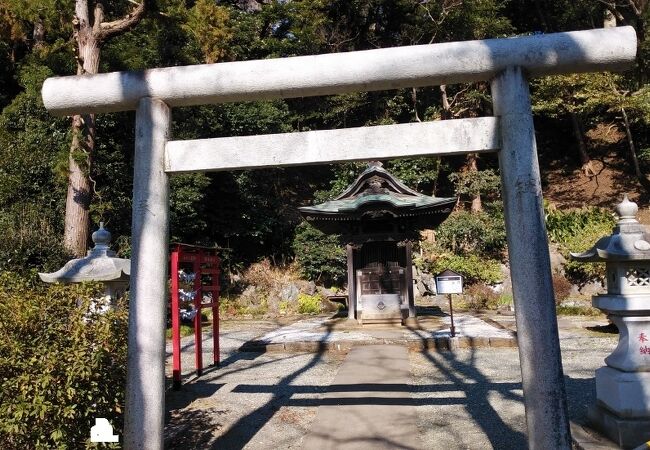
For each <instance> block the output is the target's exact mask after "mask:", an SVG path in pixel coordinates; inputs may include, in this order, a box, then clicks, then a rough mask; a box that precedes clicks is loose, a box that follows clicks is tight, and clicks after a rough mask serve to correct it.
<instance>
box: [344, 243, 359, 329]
mask: <svg viewBox="0 0 650 450" xmlns="http://www.w3.org/2000/svg"><path fill="white" fill-rule="evenodd" d="M345 250H346V254H347V258H348V319H351V320H354V319H356V315H357V286H356V279H355V276H354V245H352V244H347V245H346V246H345Z"/></svg>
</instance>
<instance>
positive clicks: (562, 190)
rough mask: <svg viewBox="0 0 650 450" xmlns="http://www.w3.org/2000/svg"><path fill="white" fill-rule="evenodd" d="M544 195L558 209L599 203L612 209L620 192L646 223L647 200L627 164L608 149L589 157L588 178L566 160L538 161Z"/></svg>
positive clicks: (648, 217)
mask: <svg viewBox="0 0 650 450" xmlns="http://www.w3.org/2000/svg"><path fill="white" fill-rule="evenodd" d="M540 163H541V171H542V178H543V190H544V198H545V199H546V200H547V201H549V202H550V203H552V204H554V205H555V207H557V208H560V209H568V208H581V207H583V206H599V207H602V208H607V209H612V210H613V208H614V207H615V206H616V204H617V203H619V202H620V201H621V199H622V198H623V195H624V194H627V195H628V197H629V199H630V200H632V201H634V202H636V203H637V204H638V205H639V220H640V221H641V222H642V223H644V224H645V225H650V199H649V196H648V194H647V193H646V192H644V190H643V188H642V187H641V185H640V184H639V182H638V181H637V179H636V178H635V177H634V175H633V174H632V173H631V171H630V165H629V163H628V162H627V161H625V160H624V159H622V158H621V157H620V156H618V155H617V154H616V153H614V152H612V153H610V154H607V155H605V156H602V157H599V158H598V159H593V160H592V167H593V169H594V171H595V173H596V174H595V175H594V176H591V177H588V176H586V175H585V174H584V173H583V171H582V170H581V169H580V168H579V167H575V164H572V163H571V162H568V161H567V160H555V161H553V162H550V163H547V164H545V163H544V161H541V162H540Z"/></svg>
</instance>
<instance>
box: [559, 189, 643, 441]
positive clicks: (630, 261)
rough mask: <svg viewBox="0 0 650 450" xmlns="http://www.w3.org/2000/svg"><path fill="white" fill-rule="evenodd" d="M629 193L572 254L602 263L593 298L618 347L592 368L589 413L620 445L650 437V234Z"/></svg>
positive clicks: (587, 260)
mask: <svg viewBox="0 0 650 450" xmlns="http://www.w3.org/2000/svg"><path fill="white" fill-rule="evenodd" d="M638 209H639V208H638V207H637V205H636V203H634V202H631V201H629V200H628V198H627V196H625V198H624V199H623V201H622V202H621V203H619V204H618V205H617V206H616V213H617V214H618V216H619V220H618V223H617V224H616V227H614V230H613V232H612V234H611V235H610V236H606V237H603V238H601V239H600V240H598V242H596V244H595V245H594V246H593V247H592V248H591V249H590V250H588V251H586V252H584V253H579V254H571V256H572V257H573V259H575V260H577V261H583V262H604V263H605V267H606V274H607V292H606V293H604V294H600V295H596V296H594V297H593V299H592V304H593V306H594V307H596V308H598V309H600V310H602V311H603V312H605V313H606V314H607V317H608V318H609V319H610V320H611V321H612V322H614V324H616V326H617V327H618V330H619V340H618V346H617V347H616V349H614V351H613V352H612V354H610V355H609V356H608V357H607V358H605V363H606V366H604V367H601V368H599V369H597V370H596V399H597V404H596V405H595V406H594V407H592V408H591V410H590V417H591V419H592V421H593V422H595V423H596V424H597V425H598V426H599V428H601V429H602V431H604V432H605V434H606V435H607V436H608V437H609V438H611V439H613V440H614V441H615V442H616V443H617V444H618V445H620V446H621V447H625V448H629V447H636V446H638V445H641V444H642V443H644V442H646V441H648V440H650V233H648V231H647V230H646V228H645V227H644V226H643V225H641V224H640V223H639V221H638V220H637V219H636V214H637V212H638Z"/></svg>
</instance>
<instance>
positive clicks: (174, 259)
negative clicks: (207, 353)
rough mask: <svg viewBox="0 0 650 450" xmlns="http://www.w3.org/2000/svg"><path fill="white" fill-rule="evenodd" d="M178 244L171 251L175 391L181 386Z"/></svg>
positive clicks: (173, 377)
mask: <svg viewBox="0 0 650 450" xmlns="http://www.w3.org/2000/svg"><path fill="white" fill-rule="evenodd" d="M180 251H181V250H180V245H179V246H176V248H175V249H174V250H172V253H171V270H170V272H171V278H172V286H171V287H172V295H171V297H172V298H171V301H172V306H171V315H172V347H173V350H172V371H173V372H172V380H173V384H172V388H173V389H174V390H175V391H177V390H179V389H180V388H181V330H180V325H181V324H180V317H179V315H180V311H179V308H180V305H179V299H178V256H179V255H178V253H179V252H180Z"/></svg>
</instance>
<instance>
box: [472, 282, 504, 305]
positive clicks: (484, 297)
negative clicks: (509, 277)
mask: <svg viewBox="0 0 650 450" xmlns="http://www.w3.org/2000/svg"><path fill="white" fill-rule="evenodd" d="M464 297H465V303H466V306H467V308H468V309H472V310H479V309H496V308H497V307H498V306H499V301H500V299H501V296H500V295H499V294H497V293H496V292H494V291H493V290H492V289H490V287H489V286H486V285H484V284H480V283H476V284H473V285H471V286H469V287H468V288H467V289H466V290H465V293H464Z"/></svg>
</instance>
